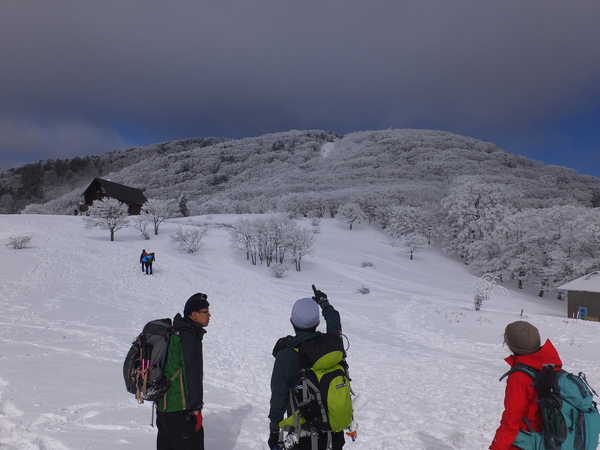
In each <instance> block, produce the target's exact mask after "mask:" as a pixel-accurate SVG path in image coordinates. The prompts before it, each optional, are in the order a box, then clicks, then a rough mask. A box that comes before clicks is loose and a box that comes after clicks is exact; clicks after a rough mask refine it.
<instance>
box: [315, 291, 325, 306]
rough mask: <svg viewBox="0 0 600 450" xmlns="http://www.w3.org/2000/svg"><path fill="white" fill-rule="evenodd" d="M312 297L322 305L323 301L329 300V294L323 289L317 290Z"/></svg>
mask: <svg viewBox="0 0 600 450" xmlns="http://www.w3.org/2000/svg"><path fill="white" fill-rule="evenodd" d="M312 299H313V300H314V301H315V302H317V303H318V304H319V305H320V304H321V303H323V302H326V301H327V294H325V293H324V292H322V291H315V295H314V296H313V298H312Z"/></svg>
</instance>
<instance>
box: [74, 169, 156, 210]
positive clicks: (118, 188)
mask: <svg viewBox="0 0 600 450" xmlns="http://www.w3.org/2000/svg"><path fill="white" fill-rule="evenodd" d="M82 197H83V203H82V204H81V205H80V207H79V210H80V211H81V212H85V211H87V210H88V208H89V207H90V206H92V205H93V204H94V202H95V201H96V200H102V199H103V198H105V197H109V198H114V199H115V200H118V201H120V202H121V203H125V204H127V207H128V211H129V215H139V214H140V212H141V211H142V206H143V205H144V203H146V202H147V201H148V199H147V198H146V196H145V195H144V193H143V192H142V191H140V190H139V189H136V188H132V187H129V186H125V185H123V184H119V183H113V182H112V181H108V180H103V179H101V178H94V181H92V182H91V184H90V185H89V186H88V187H87V189H86V190H85V192H84V193H83V194H82Z"/></svg>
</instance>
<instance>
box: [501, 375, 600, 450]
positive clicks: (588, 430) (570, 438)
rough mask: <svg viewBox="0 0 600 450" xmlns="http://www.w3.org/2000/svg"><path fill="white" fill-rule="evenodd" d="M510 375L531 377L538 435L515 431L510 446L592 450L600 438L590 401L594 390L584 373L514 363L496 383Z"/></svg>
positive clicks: (598, 422) (530, 449)
mask: <svg viewBox="0 0 600 450" xmlns="http://www.w3.org/2000/svg"><path fill="white" fill-rule="evenodd" d="M513 372H523V373H525V374H527V375H529V376H530V377H531V379H532V380H533V383H532V385H533V386H535V388H536V390H537V393H538V403H539V408H540V413H541V415H542V432H541V433H539V432H534V431H533V428H532V427H531V425H530V424H529V423H528V421H527V419H525V418H524V419H525V423H526V424H527V426H528V427H529V430H530V431H523V430H521V431H519V434H518V435H517V438H516V439H515V441H514V442H513V444H512V445H514V446H515V447H518V448H522V449H524V450H596V448H597V447H598V437H599V436H600V414H598V409H597V407H596V402H595V401H594V395H596V396H597V395H598V394H596V391H594V389H592V387H591V386H590V385H589V384H588V382H587V380H586V377H585V374H583V373H581V372H579V374H578V375H575V374H572V373H569V372H567V371H565V370H562V369H560V370H554V365H553V364H547V365H544V366H543V368H542V370H538V369H534V368H533V367H530V366H527V365H524V364H517V365H515V367H513V368H512V369H511V370H509V371H508V372H507V373H505V374H504V375H503V376H502V378H500V380H502V379H503V378H504V377H506V376H508V375H510V374H511V373H513Z"/></svg>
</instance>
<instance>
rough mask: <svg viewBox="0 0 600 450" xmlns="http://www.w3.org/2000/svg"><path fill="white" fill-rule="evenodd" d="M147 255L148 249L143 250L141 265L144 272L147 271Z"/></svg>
mask: <svg viewBox="0 0 600 450" xmlns="http://www.w3.org/2000/svg"><path fill="white" fill-rule="evenodd" d="M147 254H148V253H147V252H146V249H143V250H142V254H141V255H140V264H141V265H142V272H144V271H145V270H146V262H145V261H144V257H145V256H146V255H147Z"/></svg>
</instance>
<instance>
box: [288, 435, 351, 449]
mask: <svg viewBox="0 0 600 450" xmlns="http://www.w3.org/2000/svg"><path fill="white" fill-rule="evenodd" d="M345 443H346V440H345V439H344V432H343V431H340V432H339V433H331V444H332V447H331V450H342V447H343V446H344V444H345ZM326 447H327V434H325V433H321V434H320V435H319V450H325V448H326ZM294 449H296V450H311V449H312V447H311V442H310V437H303V438H300V442H298V444H297V445H296V446H295V447H294Z"/></svg>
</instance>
